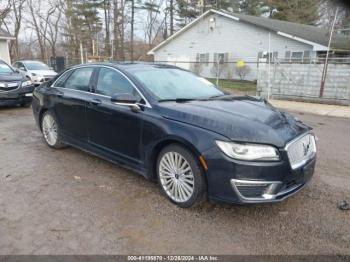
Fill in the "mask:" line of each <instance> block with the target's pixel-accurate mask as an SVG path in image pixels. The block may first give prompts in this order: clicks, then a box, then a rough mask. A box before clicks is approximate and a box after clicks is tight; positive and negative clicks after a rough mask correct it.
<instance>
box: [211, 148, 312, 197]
mask: <svg viewBox="0 0 350 262" xmlns="http://www.w3.org/2000/svg"><path fill="white" fill-rule="evenodd" d="M280 154H281V161H278V162H245V161H237V160H233V159H230V158H228V157H226V156H225V155H224V154H223V153H222V152H221V151H220V150H219V149H217V148H212V149H211V150H209V151H208V152H206V153H205V155H204V157H205V159H206V160H207V165H208V168H209V169H208V171H207V181H208V195H209V199H210V200H212V201H218V202H226V203H238V204H252V203H273V202H280V201H283V200H284V199H286V198H288V197H290V196H292V195H294V194H295V193H297V192H298V191H300V190H301V189H302V188H303V187H304V186H305V185H306V184H307V183H308V182H309V181H310V180H311V178H312V176H313V173H314V168H315V164H316V155H315V156H314V157H312V158H311V159H309V160H308V161H307V162H306V163H305V164H304V165H302V166H300V167H298V168H297V169H292V168H291V166H290V164H289V160H288V156H287V152H285V151H283V150H282V151H281V152H280Z"/></svg>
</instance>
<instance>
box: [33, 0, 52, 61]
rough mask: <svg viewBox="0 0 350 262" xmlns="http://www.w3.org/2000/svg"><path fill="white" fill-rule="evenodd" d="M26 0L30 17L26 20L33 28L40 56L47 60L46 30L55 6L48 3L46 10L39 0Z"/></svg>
mask: <svg viewBox="0 0 350 262" xmlns="http://www.w3.org/2000/svg"><path fill="white" fill-rule="evenodd" d="M27 1H28V10H29V14H30V16H31V19H30V20H28V21H27V22H28V23H29V25H30V27H31V28H32V29H33V30H34V32H35V34H36V37H37V41H38V44H39V48H40V58H41V59H42V60H44V61H47V58H48V57H47V52H46V40H47V32H48V28H49V20H50V18H51V16H52V15H53V14H54V13H55V11H56V8H57V7H56V6H55V5H52V4H49V6H48V8H47V10H44V8H43V7H44V6H45V5H43V3H42V1H41V0H27Z"/></svg>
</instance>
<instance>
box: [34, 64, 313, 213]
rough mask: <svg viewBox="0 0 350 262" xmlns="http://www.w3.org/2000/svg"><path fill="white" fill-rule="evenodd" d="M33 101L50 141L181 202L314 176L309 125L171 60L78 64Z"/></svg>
mask: <svg viewBox="0 0 350 262" xmlns="http://www.w3.org/2000/svg"><path fill="white" fill-rule="evenodd" d="M32 107H33V111H34V115H35V119H36V121H37V123H38V125H39V128H40V130H41V131H42V133H43V136H44V139H45V141H46V143H47V144H48V145H49V146H50V147H52V148H61V147H62V146H65V145H71V146H74V147H77V148H80V149H82V150H84V151H88V152H91V153H93V154H95V155H98V156H100V157H102V158H104V159H107V160H110V161H112V162H114V163H117V164H119V165H122V166H125V167H128V168H131V169H132V170H134V171H136V172H138V173H140V174H141V175H143V176H144V177H146V178H148V179H151V180H155V181H158V183H159V185H160V187H161V189H162V191H163V193H164V194H165V196H167V197H168V198H169V199H170V200H171V201H172V202H173V203H175V204H177V205H179V206H181V207H191V206H193V205H195V204H198V203H200V202H201V200H203V199H205V197H208V198H209V200H211V201H220V202H228V203H264V202H278V201H281V200H283V199H285V198H287V197H288V196H291V195H293V194H294V193H296V192H298V191H299V190H300V189H302V188H303V187H304V186H305V185H306V184H307V182H308V181H309V180H310V179H311V177H312V175H313V173H314V167H315V162H316V143H315V138H314V135H313V133H312V132H311V129H310V128H309V127H308V126H306V125H305V124H303V123H301V122H300V121H298V120H297V119H295V118H294V117H292V116H291V115H289V114H287V113H283V112H280V111H278V110H277V109H275V108H274V107H272V106H271V105H270V104H269V103H267V102H266V101H265V100H262V99H258V98H254V97H248V96H245V97H237V96H232V95H229V94H226V93H225V92H224V91H222V90H220V89H219V88H217V87H216V86H215V85H213V84H212V83H210V82H208V81H207V80H206V79H204V78H201V77H198V76H196V75H194V74H192V73H190V72H188V71H185V70H183V69H180V68H177V67H173V66H168V65H155V64H152V65H151V64H135V63H124V64H117V63H106V64H86V65H80V66H76V67H73V68H70V69H68V70H66V71H65V72H63V73H62V74H60V75H59V76H57V77H56V78H55V79H52V80H51V81H49V82H48V83H46V84H43V85H41V86H40V87H38V88H37V89H36V90H35V91H34V98H33V106H32Z"/></svg>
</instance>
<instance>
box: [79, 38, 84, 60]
mask: <svg viewBox="0 0 350 262" xmlns="http://www.w3.org/2000/svg"><path fill="white" fill-rule="evenodd" d="M80 62H81V63H82V64H84V50H83V43H82V42H80Z"/></svg>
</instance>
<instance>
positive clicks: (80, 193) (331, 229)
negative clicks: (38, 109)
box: [0, 108, 350, 255]
mask: <svg viewBox="0 0 350 262" xmlns="http://www.w3.org/2000/svg"><path fill="white" fill-rule="evenodd" d="M295 114H296V115H298V117H299V118H300V119H302V120H304V121H305V122H306V123H308V124H309V125H311V126H313V127H314V128H315V131H316V133H317V135H318V137H319V141H318V162H317V168H316V173H315V176H314V179H313V180H312V181H311V183H310V184H309V185H308V186H307V187H306V188H305V189H304V190H303V191H302V192H300V193H299V194H297V195H295V196H294V197H292V198H290V199H288V200H287V201H285V202H282V203H279V204H272V205H270V204H269V205H256V206H233V205H232V206H231V205H218V204H211V203H206V204H204V205H203V206H201V207H197V208H194V209H181V208H177V207H176V206H174V205H172V204H171V203H170V202H169V201H167V200H166V199H165V198H164V197H163V196H162V195H161V193H160V190H159V189H158V186H157V185H156V184H153V183H152V182H149V181H147V180H145V179H144V178H142V177H141V176H139V175H137V174H134V173H132V172H131V171H127V170H125V169H123V168H120V167H118V166H115V165H113V164H110V163H109V162H106V161H104V160H101V159H99V158H97V157H94V156H91V155H89V154H87V153H84V152H81V151H79V150H76V149H74V148H66V149H63V150H52V149H50V148H49V147H47V146H46V145H45V144H44V142H43V140H42V138H41V134H40V132H39V131H38V130H37V128H36V126H35V124H34V120H33V116H32V112H31V109H22V108H6V109H0V254H2V255H3V254H334V253H338V254H339V253H340V254H350V211H341V210H339V209H338V208H337V203H338V202H339V201H341V200H343V199H346V200H347V201H348V202H350V171H349V170H350V150H349V148H350V138H349V134H350V121H349V120H348V119H342V118H329V117H320V116H315V115H300V114H297V113H295Z"/></svg>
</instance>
